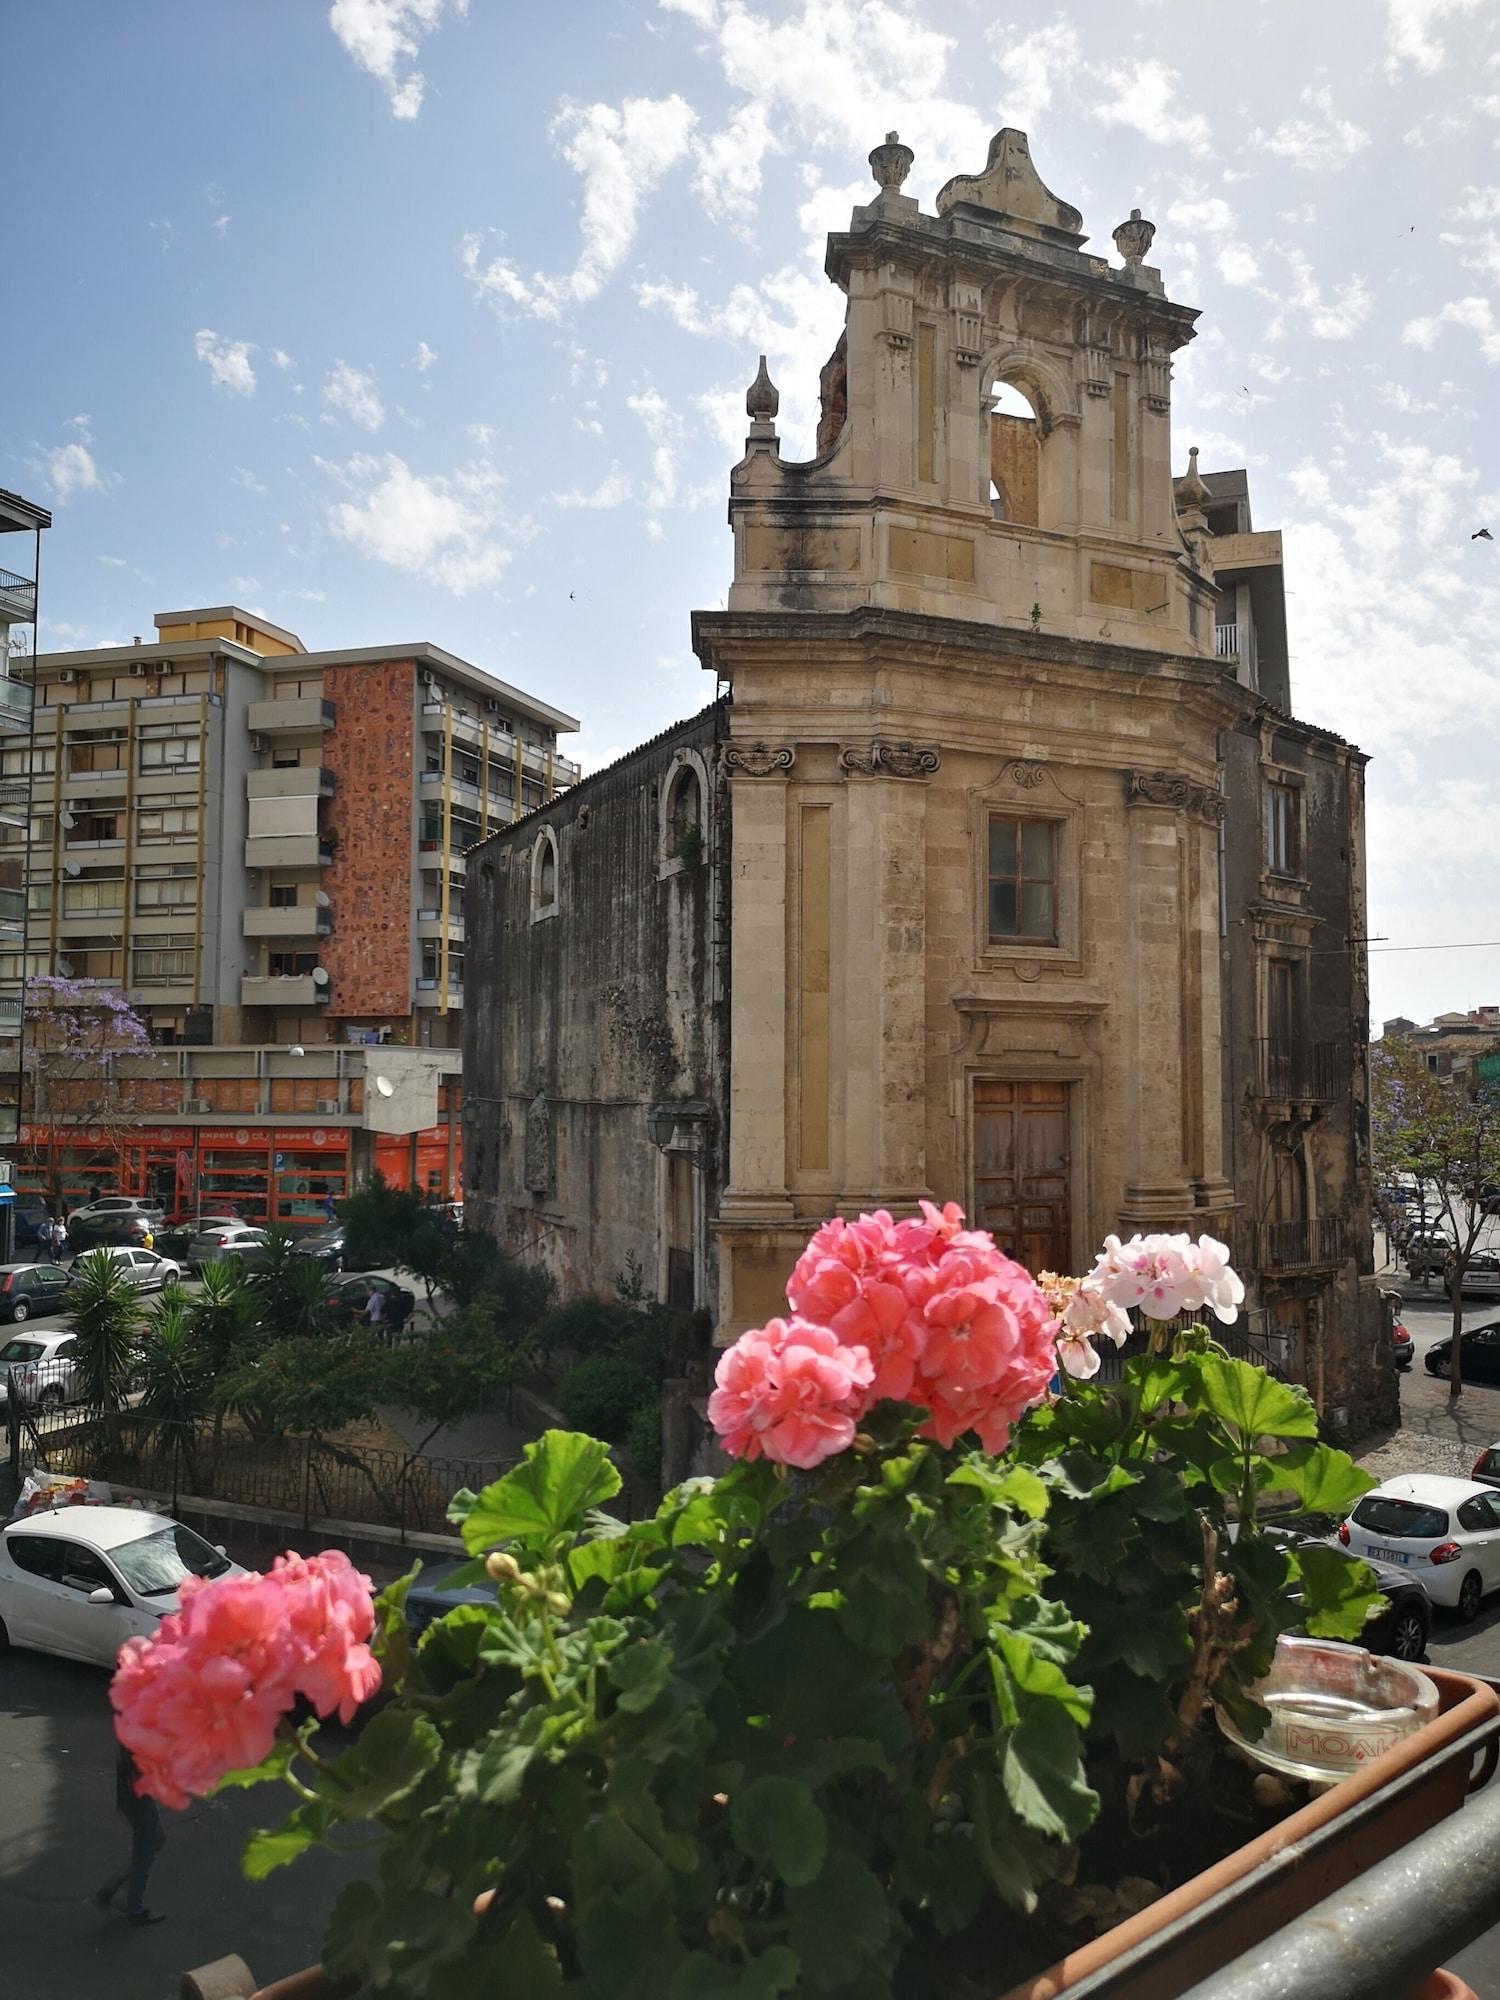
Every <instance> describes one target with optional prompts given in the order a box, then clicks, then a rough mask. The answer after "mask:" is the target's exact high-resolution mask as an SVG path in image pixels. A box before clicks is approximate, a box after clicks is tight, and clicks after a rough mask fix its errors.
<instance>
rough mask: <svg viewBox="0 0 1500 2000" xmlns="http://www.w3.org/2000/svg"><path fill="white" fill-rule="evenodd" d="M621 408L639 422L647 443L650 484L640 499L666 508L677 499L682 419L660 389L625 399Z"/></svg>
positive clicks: (650, 505)
mask: <svg viewBox="0 0 1500 2000" xmlns="http://www.w3.org/2000/svg"><path fill="white" fill-rule="evenodd" d="M625 407H626V408H627V409H629V410H632V411H634V413H635V414H636V416H638V417H639V418H640V420H641V422H642V423H643V424H644V425H645V427H646V435H647V437H648V438H649V439H650V440H651V484H650V486H649V487H648V489H647V491H646V493H645V496H644V497H645V502H646V505H647V506H648V507H653V508H655V507H670V506H671V504H672V502H673V501H674V500H675V499H676V498H677V473H678V459H679V456H680V454H681V451H682V441H683V424H682V419H681V417H680V416H678V414H677V412H676V411H675V410H674V409H673V408H672V406H671V404H670V403H669V402H668V401H667V399H666V397H665V396H664V395H663V394H662V393H661V391H660V389H645V390H643V391H642V392H641V393H640V394H639V395H637V396H627V397H626V398H625Z"/></svg>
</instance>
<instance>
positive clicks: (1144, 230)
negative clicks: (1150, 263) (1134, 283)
mask: <svg viewBox="0 0 1500 2000" xmlns="http://www.w3.org/2000/svg"><path fill="white" fill-rule="evenodd" d="M1155 237H1156V224H1155V223H1154V222H1148V221H1147V220H1146V218H1145V217H1144V216H1143V215H1142V214H1141V211H1140V210H1139V209H1138V208H1133V209H1132V210H1131V211H1130V220H1129V221H1128V222H1122V223H1121V224H1120V226H1119V228H1118V229H1117V230H1116V231H1115V232H1114V241H1115V248H1116V249H1117V250H1118V251H1119V253H1120V255H1121V256H1122V257H1123V258H1124V259H1125V268H1126V270H1127V271H1138V270H1139V269H1140V265H1141V259H1142V258H1143V257H1144V256H1145V254H1146V252H1147V251H1148V250H1149V249H1150V248H1151V245H1152V243H1153V241H1154V240H1155Z"/></svg>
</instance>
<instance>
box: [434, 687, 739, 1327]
mask: <svg viewBox="0 0 1500 2000" xmlns="http://www.w3.org/2000/svg"><path fill="white" fill-rule="evenodd" d="M722 729H723V707H722V705H721V704H715V705H714V706H713V707H712V708H709V709H707V710H705V711H704V712H703V713H702V714H701V715H698V716H696V717H694V718H693V719H692V720H691V721H688V722H684V723H681V724H679V725H678V726H677V727H675V728H673V729H671V730H668V731H667V732H666V733H665V734H664V735H662V736H659V737H657V738H656V739H655V740H654V741H653V742H651V743H648V744H645V745H643V746H642V747H641V748H640V749H638V750H635V751H633V752H631V753H630V755H629V756H627V757H624V758H622V759H621V760H620V761H619V762H618V763H617V764H613V765H611V766H610V767H609V768H608V769H607V770H605V771H602V772H599V773H597V774H596V775H595V776H593V777H591V778H587V779H585V780H584V781H583V782H582V783H581V784H579V785H577V786H575V787H574V788H573V789H572V790H571V791H569V792H567V793H565V794H563V795H562V797H560V798H559V799H557V800H555V801H554V802H553V803H552V804H551V805H549V806H546V807H543V808H542V809H541V810H539V811H537V812H535V813H532V814H531V815H530V816H529V817H528V818H527V819H525V820H523V821H521V822H519V823H518V824H516V825H515V826H513V827H508V828H506V829H504V830H503V831H502V832H499V833H497V834H495V835H493V836H492V837H491V838H490V839H489V840H488V841H486V842H483V843H481V845H480V846H479V847H477V848H475V849H474V850H472V851H471V853H470V855H469V857H468V880H467V889H466V896H465V916H466V923H467V933H468V955H467V981H466V991H465V1006H464V1076H465V1118H466V1140H465V1188H466V1199H467V1201H468V1203H469V1205H470V1210H471V1213H472V1214H473V1215H474V1217H475V1219H476V1220H478V1221H479V1222H480V1223H481V1224H482V1225H483V1226H484V1227H486V1228H489V1229H490V1230H492V1231H493V1233H494V1234H495V1235H496V1236H497V1237H498V1238H499V1239H500V1240H501V1241H502V1242H505V1243H507V1244H508V1245H510V1246H511V1247H512V1248H513V1249H518V1250H521V1251H523V1252H525V1253H528V1254H531V1255H534V1256H535V1257H536V1258H537V1259H538V1260H539V1261H540V1262H542V1263H543V1264H544V1265H545V1266H546V1268H547V1269H549V1270H550V1271H552V1272H553V1274H554V1275H555V1277H556V1278H557V1281H558V1284H559V1287H560V1290H561V1292H562V1294H563V1296H564V1297H569V1296H574V1295H576V1294H578V1293H580V1292H585V1291H599V1292H604V1293H608V1292H610V1291H612V1289H613V1287H614V1283H615V1280H616V1278H617V1277H618V1276H620V1274H621V1273H623V1272H624V1271H625V1270H626V1269H627V1268H628V1267H629V1265H630V1264H631V1263H632V1261H633V1262H635V1263H636V1264H638V1265H639V1267H640V1269H641V1272H642V1275H643V1278H644V1280H645V1283H646V1286H647V1289H648V1290H649V1291H651V1292H652V1293H657V1294H660V1295H662V1296H665V1294H666V1290H667V1279H668V1272H667V1254H666V1253H667V1251H668V1249H669V1248H670V1247H671V1245H670V1243H669V1237H670V1236H671V1235H672V1233H673V1232H672V1215H673V1203H674V1200H675V1202H676V1213H677V1214H678V1215H679V1216H681V1215H682V1214H683V1213H684V1211H685V1210H686V1209H687V1208H688V1207H690V1208H691V1222H690V1226H689V1227H688V1229H686V1230H685V1231H684V1232H683V1233H687V1234H690V1235H691V1239H692V1240H691V1243H690V1244H689V1245H687V1246H686V1247H687V1248H688V1249H690V1251H691V1254H692V1257H693V1264H694V1269H693V1285H694V1291H695V1295H696V1296H695V1301H694V1302H695V1303H697V1304H700V1305H705V1306H711V1304H712V1300H713V1296H714V1288H715V1283H716V1245H715V1243H714V1240H713V1239H712V1237H711V1235H710V1232H709V1229H708V1218H709V1217H710V1216H711V1215H712V1214H713V1213H714V1210H715V1209H716V1207H717V1204H718V1198H719V1192H720V1189H721V1187H722V1185H723V1173H722V1158H723V1150H724V1146H725V1143H726V1137H725V1118H724V1107H725V1105H726V1103H727V1099H728V1082H727V1067H726V1048H725V1036H724V1032H723V1015H724V1005H725V1002H724V997H723V993H722V991H721V989H722V986H723V980H724V963H723V957H724V953H725V951H726V949H727V931H726V926H727V872H728V867H729V826H728V820H727V813H726V812H725V810H724V802H723V800H722V798H721V797H719V796H718V795H717V794H716V791H715V787H716V785H717V783H718V778H717V769H718V764H717V754H716V744H717V742H718V738H719V736H720V734H721V732H722ZM685 770H690V771H691V772H692V773H693V775H694V778H695V779H696V782H697V785H698V787H699V800H700V807H699V809H700V812H701V817H700V818H699V821H698V839H697V842H696V843H695V842H694V841H693V840H692V839H691V837H688V838H687V839H686V840H684V838H683V835H684V832H685V827H684V824H683V818H682V815H681V814H679V817H678V820H677V822H676V823H675V824H674V823H673V822H672V820H671V818H670V815H669V811H668V807H669V805H670V803H671V802H672V801H673V800H674V799H680V795H679V794H674V792H673V786H674V783H675V782H676V780H677V779H678V777H679V774H681V773H682V772H684V771H685ZM690 818H691V815H689V819H690ZM549 838H550V840H552V841H554V842H555V844H556V859H555V868H556V877H555V879H556V889H557V894H556V902H555V910H551V911H550V913H549V906H548V905H546V904H545V903H544V902H542V901H541V900H540V889H541V885H542V879H543V878H542V860H543V858H544V857H543V855H542V853H541V851H540V850H539V846H538V843H539V842H545V841H547V840H548V839H549ZM674 849H675V850H676V851H674ZM661 1105H678V1106H682V1107H684V1110H683V1117H682V1122H681V1123H680V1124H679V1126H678V1128H677V1131H676V1133H675V1135H672V1136H671V1137H670V1139H669V1144H670V1146H671V1147H672V1148H673V1149H675V1158H676V1164H675V1166H674V1164H673V1158H674V1154H673V1152H672V1151H668V1152H664V1151H663V1150H662V1148H661V1147H660V1146H658V1145H656V1144H654V1143H653V1142H652V1139H651V1137H650V1135H649V1133H648V1129H647V1116H648V1113H649V1112H650V1110H651V1109H652V1107H653V1106H661ZM698 1107H702V1111H701V1113H700V1111H699V1109H698ZM674 1175H676V1176H677V1177H678V1178H677V1181H676V1184H675V1185H674V1183H673V1176H674ZM678 1247H683V1246H678Z"/></svg>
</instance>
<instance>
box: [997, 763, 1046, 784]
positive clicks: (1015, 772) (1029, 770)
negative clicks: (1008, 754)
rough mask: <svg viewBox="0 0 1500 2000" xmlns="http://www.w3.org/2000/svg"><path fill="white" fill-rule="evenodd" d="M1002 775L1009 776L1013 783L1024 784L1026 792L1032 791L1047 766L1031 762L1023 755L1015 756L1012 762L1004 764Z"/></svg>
mask: <svg viewBox="0 0 1500 2000" xmlns="http://www.w3.org/2000/svg"><path fill="white" fill-rule="evenodd" d="M1002 775H1003V776H1004V777H1007V778H1009V779H1010V781H1011V783H1012V784H1013V785H1024V786H1025V788H1026V790H1027V791H1028V792H1034V791H1035V790H1036V788H1037V786H1038V785H1039V784H1040V783H1041V782H1042V780H1043V779H1044V778H1045V777H1046V775H1047V766H1046V765H1045V764H1031V763H1028V762H1027V761H1026V759H1025V758H1024V757H1017V759H1016V760H1015V762H1014V763H1013V764H1007V765H1006V767H1005V770H1004V772H1003V773H1002Z"/></svg>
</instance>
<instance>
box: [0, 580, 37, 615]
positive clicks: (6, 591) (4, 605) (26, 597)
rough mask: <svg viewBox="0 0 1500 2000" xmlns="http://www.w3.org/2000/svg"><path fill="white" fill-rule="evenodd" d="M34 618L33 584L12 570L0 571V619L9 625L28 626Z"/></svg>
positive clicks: (34, 593)
mask: <svg viewBox="0 0 1500 2000" xmlns="http://www.w3.org/2000/svg"><path fill="white" fill-rule="evenodd" d="M35 617H36V584H35V582H34V581H33V580H32V578H31V577H29V576H17V575H16V573H15V571H14V570H10V569H0V618H3V619H5V621H6V622H7V624H10V625H29V624H30V623H31V622H32V620H33V619H34V618H35Z"/></svg>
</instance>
